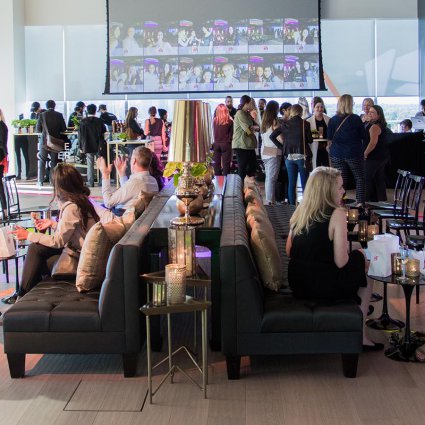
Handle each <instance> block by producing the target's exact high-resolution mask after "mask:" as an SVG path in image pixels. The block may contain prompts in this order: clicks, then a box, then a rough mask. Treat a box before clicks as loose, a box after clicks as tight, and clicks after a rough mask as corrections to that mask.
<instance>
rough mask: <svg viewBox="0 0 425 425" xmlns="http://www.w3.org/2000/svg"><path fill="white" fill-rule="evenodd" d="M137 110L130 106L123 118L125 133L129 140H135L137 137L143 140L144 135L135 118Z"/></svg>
mask: <svg viewBox="0 0 425 425" xmlns="http://www.w3.org/2000/svg"><path fill="white" fill-rule="evenodd" d="M138 113H139V110H138V109H137V108H136V107H135V106H131V107H130V108H129V110H128V112H127V116H126V117H125V132H126V133H127V137H128V139H129V140H136V139H137V137H138V136H140V137H141V138H142V139H144V138H145V133H144V132H143V129H142V128H141V127H140V125H139V124H138V123H137V121H136V118H137V115H138Z"/></svg>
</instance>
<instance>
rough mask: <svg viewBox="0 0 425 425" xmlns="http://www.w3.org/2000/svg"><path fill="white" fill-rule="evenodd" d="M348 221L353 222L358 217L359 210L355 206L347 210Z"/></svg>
mask: <svg viewBox="0 0 425 425" xmlns="http://www.w3.org/2000/svg"><path fill="white" fill-rule="evenodd" d="M347 213H348V216H347V218H348V222H349V223H354V222H356V221H357V220H358V219H359V210H357V209H355V208H351V209H349V210H348V212H347Z"/></svg>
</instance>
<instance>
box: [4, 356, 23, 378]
mask: <svg viewBox="0 0 425 425" xmlns="http://www.w3.org/2000/svg"><path fill="white" fill-rule="evenodd" d="M7 362H8V363H9V371H10V377H11V378H23V377H24V376H25V353H11V354H9V353H8V354H7Z"/></svg>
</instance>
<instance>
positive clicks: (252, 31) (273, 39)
mask: <svg viewBox="0 0 425 425" xmlns="http://www.w3.org/2000/svg"><path fill="white" fill-rule="evenodd" d="M282 35H283V22H282V19H264V20H263V19H249V22H248V40H249V53H283V41H282Z"/></svg>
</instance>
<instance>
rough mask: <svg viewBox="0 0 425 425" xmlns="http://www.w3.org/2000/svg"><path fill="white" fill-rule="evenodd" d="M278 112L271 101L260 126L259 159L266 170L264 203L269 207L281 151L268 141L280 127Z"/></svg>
mask: <svg viewBox="0 0 425 425" xmlns="http://www.w3.org/2000/svg"><path fill="white" fill-rule="evenodd" d="M278 112H279V104H278V103H277V102H276V101H274V100H271V101H270V102H269V103H267V105H266V110H265V111H264V115H263V119H262V124H261V139H262V142H263V143H262V145H261V158H262V159H263V162H264V167H265V170H266V182H265V189H266V202H267V203H268V204H269V205H274V204H275V188H276V181H277V177H278V175H279V169H280V163H281V161H282V150H281V149H280V148H278V147H277V146H276V145H275V143H274V142H273V141H272V140H271V139H270V135H271V134H272V132H273V131H274V130H276V129H277V128H279V127H280V124H279V121H278V117H277V114H278Z"/></svg>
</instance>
